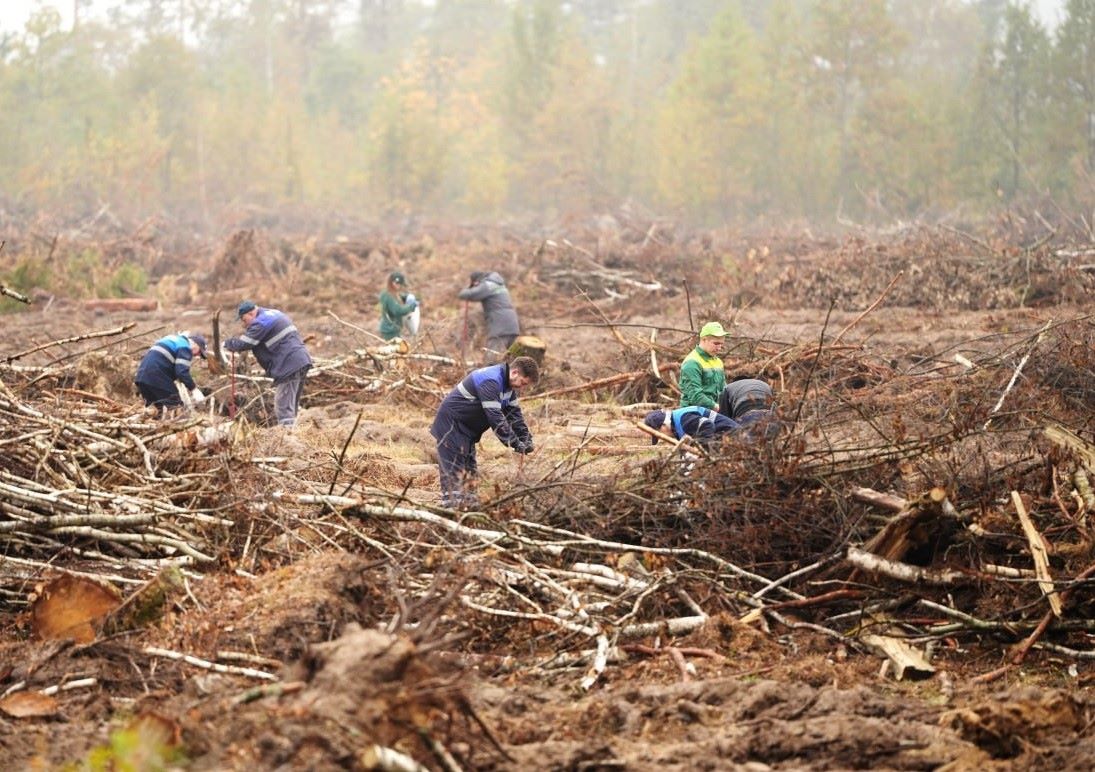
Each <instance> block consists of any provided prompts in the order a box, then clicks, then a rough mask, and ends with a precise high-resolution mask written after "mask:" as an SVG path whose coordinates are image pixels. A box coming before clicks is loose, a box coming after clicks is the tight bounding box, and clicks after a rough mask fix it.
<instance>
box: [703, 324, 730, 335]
mask: <svg viewBox="0 0 1095 772" xmlns="http://www.w3.org/2000/svg"><path fill="white" fill-rule="evenodd" d="M700 337H701V338H725V337H726V330H724V329H722V325H721V324H719V323H718V322H708V323H707V324H705V325H704V326H703V329H701V330H700Z"/></svg>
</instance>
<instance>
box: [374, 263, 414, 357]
mask: <svg viewBox="0 0 1095 772" xmlns="http://www.w3.org/2000/svg"><path fill="white" fill-rule="evenodd" d="M406 288H407V277H406V276H404V275H403V274H402V273H400V272H399V271H392V272H391V273H390V274H388V286H387V288H386V289H385V290H384V291H383V292H381V293H380V337H382V338H383V339H384V340H392V339H393V338H400V337H402V336H403V318H404V317H405V316H407V315H409V314H410V313H411V312H413V311H414V310H415V309H416V308H418V301H417V300H416V299H415V297H414V295H408V294H407V292H406V291H405V290H406Z"/></svg>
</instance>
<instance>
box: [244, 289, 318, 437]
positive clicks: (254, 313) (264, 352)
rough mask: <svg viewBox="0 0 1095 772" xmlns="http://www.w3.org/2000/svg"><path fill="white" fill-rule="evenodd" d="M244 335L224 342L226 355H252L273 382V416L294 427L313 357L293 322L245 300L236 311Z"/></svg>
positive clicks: (277, 312)
mask: <svg viewBox="0 0 1095 772" xmlns="http://www.w3.org/2000/svg"><path fill="white" fill-rule="evenodd" d="M236 318H237V319H239V321H240V323H241V324H242V325H243V326H244V332H243V334H242V335H239V336H237V337H234V338H229V339H228V340H226V341H225V342H224V348H225V349H227V350H228V351H251V352H252V353H254V355H255V359H256V360H257V361H258V363H259V364H260V365H262V369H263V370H265V371H266V374H267V375H269V376H270V377H271V378H273V379H274V415H275V417H276V418H277V422H278V425H279V426H292V425H293V424H294V423H296V420H297V412H298V411H299V410H300V395H301V394H302V393H303V391H304V378H305V376H306V375H307V374H308V368H310V367H311V366H312V357H311V356H309V355H308V349H306V348H305V347H304V340H303V339H302V338H301V337H300V332H298V331H297V328H296V325H294V324H293V320H292V319H290V318H289V317H288V316H286V315H285V314H284V313H282V312H281V311H278V310H277V309H274V308H262V307H260V306H257V305H255V304H254V303H253V302H252V301H250V300H244V301H243V302H242V303H240V304H239V307H238V308H237V309H236Z"/></svg>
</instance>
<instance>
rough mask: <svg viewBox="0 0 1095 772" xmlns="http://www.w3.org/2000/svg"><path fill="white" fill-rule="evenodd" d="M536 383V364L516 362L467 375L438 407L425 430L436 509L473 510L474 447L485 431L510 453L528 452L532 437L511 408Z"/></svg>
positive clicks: (517, 409) (516, 410)
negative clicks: (433, 449)
mask: <svg viewBox="0 0 1095 772" xmlns="http://www.w3.org/2000/svg"><path fill="white" fill-rule="evenodd" d="M539 380H540V367H539V365H537V364H536V360H535V359H533V358H532V357H517V358H516V359H514V360H513V361H512V362H510V363H509V364H505V363H503V364H500V365H490V366H488V367H481V368H479V369H478V370H472V371H471V372H470V373H469V374H468V375H467V376H466V377H465V378H464V380H462V381H460V383H458V384H456V388H454V389H453V390H452V391H450V392H449V394H448V396H446V397H445V399H444V400H443V401H442V402H441V407H440V408H438V410H437V415H436V416H434V419H433V425H432V426H431V427H430V434H432V435H433V437H434V439H435V440H437V459H438V467H439V471H440V476H441V506H443V507H452V508H464V509H468V508H471V507H475V506H478V504H479V497H478V494H477V493H476V490H475V487H476V480H477V477H478V474H479V469H478V465H477V463H476V459H475V446H476V444H477V443H478V442H479V440H480V438H481V437H482V436H483V434H484V433H485V432H486V431H487V429H493V430H494V433H495V435H496V436H497V437H498V439H499V441H501V443H502V444H503V445H505V446H506V447H508V448H512V449H513V450H514V451H515V452H517V453H531V452H532V434H531V433H530V432H529V429H528V425H527V424H526V423H525V417H524V416H523V415H522V414H521V408H520V407H518V405H517V398H518V393H517V392H518V389H522V388H524V387H525V386H532V385H534V384H535V383H536V382H537V381H539Z"/></svg>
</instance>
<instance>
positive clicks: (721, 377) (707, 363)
mask: <svg viewBox="0 0 1095 772" xmlns="http://www.w3.org/2000/svg"><path fill="white" fill-rule="evenodd" d="M725 337H726V330H724V329H723V328H722V325H721V324H719V323H718V322H708V323H707V324H705V325H704V326H703V327H702V328H701V329H700V342H699V344H698V345H697V346H696V347H695V348H694V349H692V350H691V351H690V352H688V356H686V357H685V358H684V361H683V362H681V375H680V387H681V404H680V406H681V407H692V406H696V407H706V408H708V409H710V410H713V411H715V412H718V410H719V397H720V396H721V395H722V390H723V388H724V387H725V386H726V370H725V369H724V368H723V365H722V359H720V358H719V354H721V353H722V344H723V339H724V338H725Z"/></svg>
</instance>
